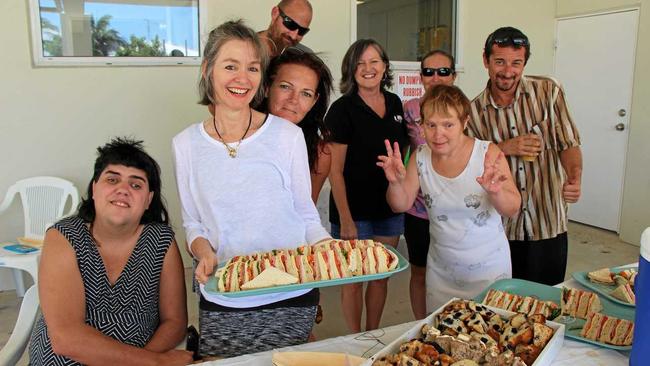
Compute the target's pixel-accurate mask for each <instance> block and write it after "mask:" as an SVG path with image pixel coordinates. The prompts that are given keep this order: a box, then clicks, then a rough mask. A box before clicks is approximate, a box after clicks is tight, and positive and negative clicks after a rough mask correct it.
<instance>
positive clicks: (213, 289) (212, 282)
mask: <svg viewBox="0 0 650 366" xmlns="http://www.w3.org/2000/svg"><path fill="white" fill-rule="evenodd" d="M386 249H388V250H390V251H391V252H393V253H394V254H395V255H396V256H397V258H398V259H399V261H398V263H397V268H395V269H394V270H392V271H390V272H385V273H377V274H371V275H363V276H356V277H348V278H339V279H336V280H325V281H315V282H308V283H297V284H294V285H284V286H274V287H266V288H260V289H255V290H244V291H236V292H221V291H219V290H218V288H217V278H216V277H215V276H211V277H210V279H209V280H208V282H207V283H206V284H205V287H204V289H205V290H206V291H207V292H208V293H211V294H215V295H221V296H225V297H246V296H256V295H266V294H272V293H276V292H288V291H298V290H304V289H312V288H317V287H329V286H340V285H347V284H350V283H355V282H367V281H374V280H380V279H382V278H387V277H390V276H392V275H394V274H395V273H398V272H401V271H403V270H405V269H406V268H408V266H409V263H408V261H407V260H406V259H405V258H404V257H403V256H402V255H401V254H400V253H399V252H398V251H397V249H395V248H393V247H391V246H386ZM220 268H221V267H220Z"/></svg>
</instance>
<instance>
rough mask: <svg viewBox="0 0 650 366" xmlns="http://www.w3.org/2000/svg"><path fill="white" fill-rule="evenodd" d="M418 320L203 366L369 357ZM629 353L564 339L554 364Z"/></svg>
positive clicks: (575, 364) (603, 360) (612, 360)
mask: <svg viewBox="0 0 650 366" xmlns="http://www.w3.org/2000/svg"><path fill="white" fill-rule="evenodd" d="M558 286H567V287H577V288H580V287H581V286H580V284H579V283H578V282H576V281H575V280H568V281H565V282H563V283H562V284H560V285H558ZM414 324H415V322H410V323H404V324H399V325H395V326H392V327H386V328H382V329H377V330H374V331H371V332H365V333H358V334H350V335H347V336H342V337H336V338H329V339H324V340H322V341H318V342H313V343H306V344H302V345H299V346H293V347H286V348H282V349H279V350H273V351H268V352H260V353H254V354H250V355H244V356H239V357H234V358H228V359H224V360H218V361H210V362H204V363H201V365H204V366H207V365H215V366H216V365H219V366H220V365H242V366H243V365H245V366H262V365H263V366H268V365H272V363H271V357H272V355H273V352H278V351H280V352H287V351H303V352H304V351H307V352H338V353H348V354H350V355H355V356H360V357H370V356H372V355H373V354H375V353H376V352H378V351H379V350H381V349H382V348H383V347H384V345H385V344H389V343H390V342H392V341H393V340H394V339H396V338H397V337H399V336H400V335H401V334H402V333H404V332H406V331H407V330H408V329H410V328H411V327H412V326H413V325H414ZM628 359H629V353H628V352H618V351H614V350H611V349H607V348H602V347H597V346H594V345H591V344H588V343H582V342H577V341H573V340H571V339H568V338H565V339H564V346H563V347H562V349H561V350H560V352H559V354H558V355H557V357H556V358H555V360H554V361H553V365H554V366H582V365H584V366H592V365H628V363H629V361H628Z"/></svg>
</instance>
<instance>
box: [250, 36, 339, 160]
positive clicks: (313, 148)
mask: <svg viewBox="0 0 650 366" xmlns="http://www.w3.org/2000/svg"><path fill="white" fill-rule="evenodd" d="M283 65H302V66H305V67H307V68H309V69H311V70H313V71H314V72H315V73H316V76H317V77H318V85H317V87H316V93H317V95H318V99H317V100H316V103H314V106H313V107H312V108H311V109H310V110H309V112H307V114H306V115H305V118H303V119H302V121H300V122H299V123H298V126H299V127H300V128H302V133H303V135H305V143H306V144H307V155H308V158H309V170H310V171H312V172H315V170H316V165H317V163H318V149H319V148H321V147H322V144H323V143H325V142H328V141H329V140H330V132H329V129H327V127H326V126H325V123H324V122H323V120H324V118H325V113H326V112H327V107H328V106H329V100H330V93H331V92H332V90H333V86H332V84H333V81H332V73H331V72H330V70H329V68H328V67H327V65H325V63H324V62H323V60H321V59H320V57H318V56H317V55H316V54H314V53H311V52H305V51H302V50H300V49H298V48H295V47H290V48H287V49H286V50H284V52H283V53H282V54H280V55H279V56H277V57H275V58H273V59H272V60H271V63H270V65H269V68H268V73H267V75H268V77H267V79H266V89H267V90H270V87H271V84H273V80H274V79H275V76H276V75H277V74H278V71H279V70H280V67H282V66H283ZM262 105H263V107H264V108H265V111H267V112H268V98H267V99H266V100H265V101H264V103H262Z"/></svg>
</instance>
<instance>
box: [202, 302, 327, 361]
mask: <svg viewBox="0 0 650 366" xmlns="http://www.w3.org/2000/svg"><path fill="white" fill-rule="evenodd" d="M316 310H317V306H303V307H278V308H272V309H259V310H258V309H256V310H250V311H248V310H246V309H242V311H227V312H224V311H214V310H203V309H199V329H200V330H199V331H200V333H201V336H200V352H201V355H202V356H218V357H235V356H240V355H243V354H247V353H255V352H263V351H269V350H272V349H274V348H281V347H288V346H293V345H297V344H302V343H305V342H307V339H308V338H309V333H310V332H311V330H312V328H313V326H314V320H315V319H316Z"/></svg>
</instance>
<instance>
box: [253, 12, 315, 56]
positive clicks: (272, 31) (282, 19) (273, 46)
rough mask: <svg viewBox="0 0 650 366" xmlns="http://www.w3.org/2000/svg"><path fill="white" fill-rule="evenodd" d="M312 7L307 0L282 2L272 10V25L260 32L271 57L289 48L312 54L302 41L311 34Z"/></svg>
mask: <svg viewBox="0 0 650 366" xmlns="http://www.w3.org/2000/svg"><path fill="white" fill-rule="evenodd" d="M311 19H312V7H311V4H310V3H309V1H307V0H282V1H280V3H279V4H278V5H277V6H274V7H273V9H272V10H271V24H269V27H268V29H266V30H264V31H261V32H259V35H260V38H261V39H262V40H263V41H264V42H265V44H266V45H267V49H268V51H269V55H270V56H271V57H275V56H278V55H279V54H281V53H282V51H284V49H286V48H288V47H297V48H300V49H302V50H303V51H307V52H312V51H311V50H310V49H309V48H308V47H306V46H304V45H301V44H300V41H301V40H302V38H303V37H304V36H305V35H306V34H307V32H309V25H310V24H311Z"/></svg>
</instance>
